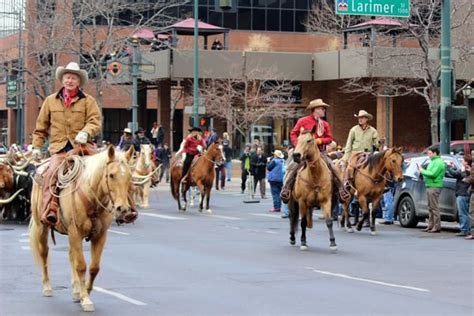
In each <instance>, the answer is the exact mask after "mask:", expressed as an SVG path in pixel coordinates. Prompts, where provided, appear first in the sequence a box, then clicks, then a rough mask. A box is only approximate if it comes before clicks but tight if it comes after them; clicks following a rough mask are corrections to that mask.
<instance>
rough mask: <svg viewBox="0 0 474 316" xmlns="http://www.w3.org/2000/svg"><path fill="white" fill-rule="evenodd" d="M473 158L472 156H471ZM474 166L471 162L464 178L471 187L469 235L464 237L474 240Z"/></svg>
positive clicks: (473, 152) (472, 153)
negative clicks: (467, 174)
mask: <svg viewBox="0 0 474 316" xmlns="http://www.w3.org/2000/svg"><path fill="white" fill-rule="evenodd" d="M473 155H474V151H471V157H473ZM471 159H472V158H471ZM473 168H474V165H473V164H472V163H471V166H470V167H469V168H468V171H469V173H470V174H469V176H468V177H466V178H464V179H462V181H463V182H464V183H467V184H469V185H470V187H469V193H470V196H469V214H468V215H469V217H468V223H469V235H467V236H466V237H464V239H468V240H474V235H473V234H472V227H474V172H472V169H473Z"/></svg>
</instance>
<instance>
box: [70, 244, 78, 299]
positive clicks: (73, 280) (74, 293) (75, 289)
mask: <svg viewBox="0 0 474 316" xmlns="http://www.w3.org/2000/svg"><path fill="white" fill-rule="evenodd" d="M69 264H70V266H71V288H72V301H73V302H74V303H79V302H80V301H81V287H80V284H79V275H78V274H77V271H76V269H75V267H74V260H73V254H72V248H69Z"/></svg>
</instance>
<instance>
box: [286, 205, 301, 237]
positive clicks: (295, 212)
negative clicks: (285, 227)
mask: <svg viewBox="0 0 474 316" xmlns="http://www.w3.org/2000/svg"><path fill="white" fill-rule="evenodd" d="M288 211H289V218H290V245H295V244H296V237H295V234H296V231H297V230H298V220H299V216H300V210H299V206H298V203H296V202H295V201H293V199H290V201H289V202H288Z"/></svg>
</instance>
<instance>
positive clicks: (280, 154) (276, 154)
mask: <svg viewBox="0 0 474 316" xmlns="http://www.w3.org/2000/svg"><path fill="white" fill-rule="evenodd" d="M273 155H274V156H275V157H278V158H284V157H285V156H284V155H283V153H282V152H281V150H278V149H277V150H275V151H274V152H273Z"/></svg>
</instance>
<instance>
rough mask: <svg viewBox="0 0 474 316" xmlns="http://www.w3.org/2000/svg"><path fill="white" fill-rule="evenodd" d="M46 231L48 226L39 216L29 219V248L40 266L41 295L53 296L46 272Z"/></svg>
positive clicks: (47, 252) (47, 249)
mask: <svg viewBox="0 0 474 316" xmlns="http://www.w3.org/2000/svg"><path fill="white" fill-rule="evenodd" d="M48 232H49V228H48V227H47V226H46V225H44V224H42V223H40V222H39V216H35V218H32V219H31V222H30V248H31V251H32V253H33V257H34V258H35V259H36V261H37V262H38V264H39V265H40V266H41V275H42V279H41V283H42V285H43V296H46V297H50V296H53V288H52V287H51V283H50V281H49V272H48V254H49V246H48Z"/></svg>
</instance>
